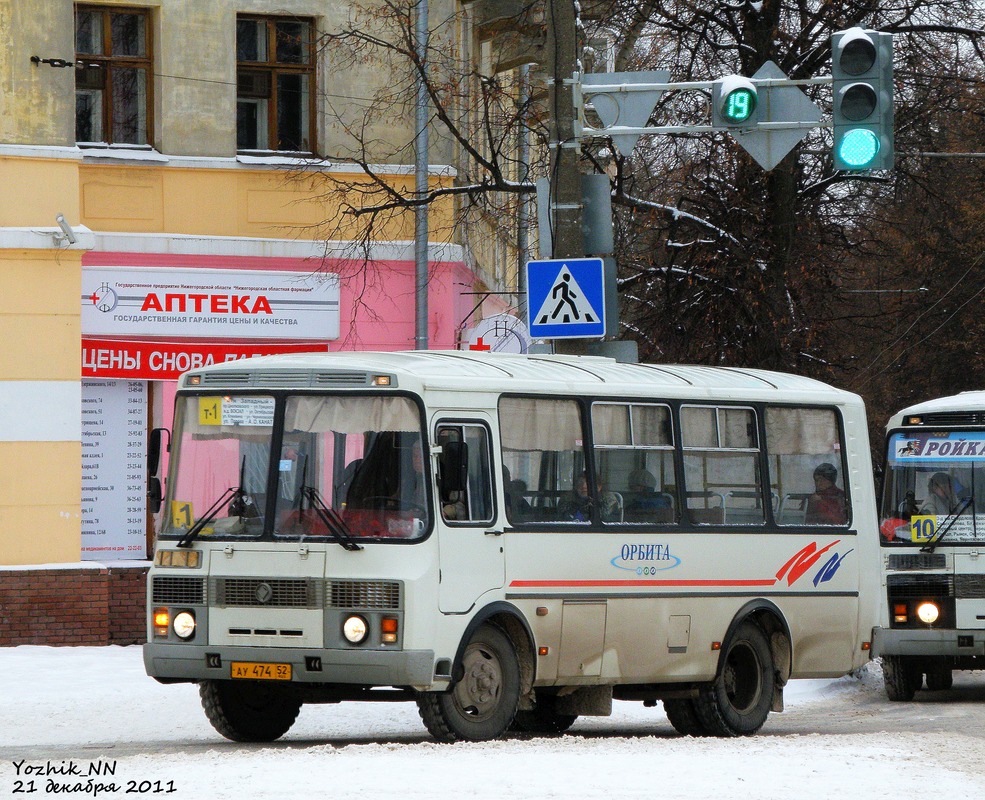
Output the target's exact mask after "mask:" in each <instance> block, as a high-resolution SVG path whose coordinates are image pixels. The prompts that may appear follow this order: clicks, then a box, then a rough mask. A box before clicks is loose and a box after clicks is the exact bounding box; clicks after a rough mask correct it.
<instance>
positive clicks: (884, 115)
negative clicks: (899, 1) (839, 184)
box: [831, 28, 895, 171]
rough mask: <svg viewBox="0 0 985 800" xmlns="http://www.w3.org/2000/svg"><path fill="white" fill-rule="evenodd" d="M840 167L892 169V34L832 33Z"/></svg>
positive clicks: (834, 116) (836, 156) (851, 30)
mask: <svg viewBox="0 0 985 800" xmlns="http://www.w3.org/2000/svg"><path fill="white" fill-rule="evenodd" d="M831 77H832V92H833V96H834V97H833V103H834V105H833V109H832V120H833V123H834V166H835V169H841V170H849V171H858V170H870V169H892V168H893V161H894V155H895V148H894V144H893V36H892V34H890V33H879V32H878V31H871V30H863V29H862V28H849V29H848V30H845V31H839V32H837V33H835V34H832V36H831Z"/></svg>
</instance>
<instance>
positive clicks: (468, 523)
mask: <svg viewBox="0 0 985 800" xmlns="http://www.w3.org/2000/svg"><path fill="white" fill-rule="evenodd" d="M466 428H469V429H475V430H479V431H481V432H482V435H483V437H484V439H485V453H484V454H480V455H479V456H477V457H476V458H477V459H479V460H481V461H482V462H483V463H482V464H481V466H482V467H483V468H484V473H483V475H482V476H481V478H482V480H483V482H484V484H485V485H484V486H483V487H482V488H483V490H484V491H485V492H486V496H487V497H488V502H489V516H487V517H479V516H475V515H474V514H473V504H472V503H470V502H466V509H467V510H468V512H469V514H470V516H469V518H468V519H452V518H450V517H448V516H446V515H445V508H444V507H445V505H446V502H445V500H444V498H442V497H441V480H440V467H439V475H438V489H437V491H436V495H435V511H436V515H437V516H440V517H441V521H442V522H443V523H444V524H445V525H448V526H450V527H453V528H461V527H465V528H468V527H472V528H474V527H483V528H485V527H488V526H490V525H492V524H493V523H494V522H495V520H496V514H497V509H496V484H495V481H494V480H493V463H494V458H493V449H494V446H495V445H494V442H493V435H492V430H491V429H490V427H489V424H488V423H487V422H486V421H485V420H482V419H475V418H471V417H442V418H440V419H438V420H436V421H435V423H434V440H435V441H436V442H438V441H440V439H441V432H442V430H443V429H449V430H451V429H456V430H459V431H460V432H461V433H462V434H464V432H465V429H466ZM463 440H465V441H467V440H466V439H463ZM472 457H473V456H472V454H471V453H470V454H469V460H470V461H471V460H472ZM440 461H441V456H440V455H439V464H440ZM470 487H471V481H470V483H469V487H466V493H468V489H469V488H470Z"/></svg>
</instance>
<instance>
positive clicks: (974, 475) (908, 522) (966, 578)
mask: <svg viewBox="0 0 985 800" xmlns="http://www.w3.org/2000/svg"><path fill="white" fill-rule="evenodd" d="M979 509H981V510H982V527H981V528H979V527H978V517H979V513H978V511H979ZM881 512H882V513H881V516H880V533H881V537H880V538H881V543H882V551H883V557H882V565H883V570H882V572H883V576H882V582H883V587H884V594H883V598H882V600H883V605H882V614H881V620H880V623H879V627H877V628H876V629H875V631H874V632H873V653H874V655H879V656H881V657H882V669H883V674H884V676H885V679H886V681H885V682H886V694H887V695H888V696H889V699H890V700H901V701H906V700H912V699H913V697H914V695H915V694H916V692H917V690H918V689H921V688H922V687H923V685H924V676H926V686H927V689H929V690H941V689H947V688H950V686H951V684H952V681H953V670H955V669H969V670H970V669H985V392H963V393H962V394H958V395H954V396H952V397H942V398H939V399H936V400H930V401H928V402H926V403H920V404H919V405H914V406H911V407H909V408H904V409H903V410H902V411H900V412H899V413H898V414H896V415H894V416H893V417H892V419H890V421H889V425H888V427H887V439H886V468H885V470H884V477H883V493H882V508H881Z"/></svg>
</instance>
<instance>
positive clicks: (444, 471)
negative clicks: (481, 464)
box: [441, 442, 469, 495]
mask: <svg viewBox="0 0 985 800" xmlns="http://www.w3.org/2000/svg"><path fill="white" fill-rule="evenodd" d="M468 484H469V446H468V444H466V443H465V442H446V443H445V444H443V445H442V447H441V492H442V495H446V494H447V492H462V491H464V490H465V489H466V488H467V487H468Z"/></svg>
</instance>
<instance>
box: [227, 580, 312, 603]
mask: <svg viewBox="0 0 985 800" xmlns="http://www.w3.org/2000/svg"><path fill="white" fill-rule="evenodd" d="M212 583H213V585H212V590H213V591H212V597H214V598H215V601H214V603H213V604H214V605H216V606H219V607H224V606H235V607H238V608H257V607H259V608H320V607H322V606H323V605H324V599H323V598H324V594H323V590H322V585H323V584H322V582H321V581H315V580H309V579H305V578H213V579H212Z"/></svg>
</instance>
